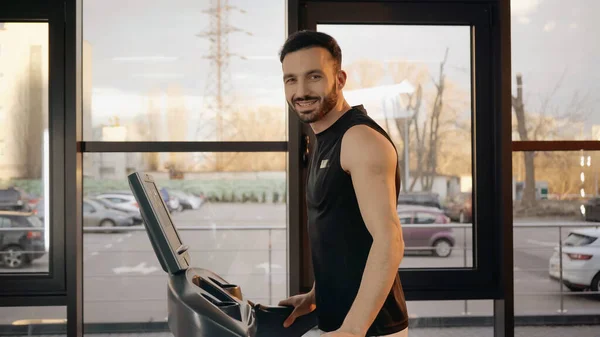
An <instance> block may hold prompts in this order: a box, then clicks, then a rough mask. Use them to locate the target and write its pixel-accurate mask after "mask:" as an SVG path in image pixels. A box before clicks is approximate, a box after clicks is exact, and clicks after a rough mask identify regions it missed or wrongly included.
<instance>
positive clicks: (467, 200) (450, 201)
mask: <svg viewBox="0 0 600 337" xmlns="http://www.w3.org/2000/svg"><path fill="white" fill-rule="evenodd" d="M472 198H473V194H472V193H471V192H461V193H457V194H455V195H452V196H450V197H448V198H447V199H446V203H445V205H444V211H445V213H446V215H447V216H448V217H449V218H450V219H452V220H455V221H458V222H460V223H465V222H471V221H472V219H473V201H472Z"/></svg>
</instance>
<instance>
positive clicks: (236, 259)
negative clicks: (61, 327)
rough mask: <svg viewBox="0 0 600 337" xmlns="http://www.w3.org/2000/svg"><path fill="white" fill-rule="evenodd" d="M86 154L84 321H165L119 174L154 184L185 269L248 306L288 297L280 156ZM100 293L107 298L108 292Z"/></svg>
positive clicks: (159, 283) (160, 292)
mask: <svg viewBox="0 0 600 337" xmlns="http://www.w3.org/2000/svg"><path fill="white" fill-rule="evenodd" d="M199 155H200V154H197V153H86V154H85V156H86V161H85V162H84V163H85V164H84V176H85V178H84V190H83V192H84V203H83V222H84V270H85V275H84V282H85V285H84V291H85V294H84V299H85V315H84V317H85V320H86V323H89V322H104V323H106V322H142V321H143V322H148V321H150V320H152V321H164V320H165V318H166V316H167V312H166V310H167V308H166V305H165V303H166V301H167V298H166V294H167V292H166V289H165V287H166V283H165V282H166V278H167V275H166V274H165V272H164V271H163V270H162V268H161V266H160V264H159V260H158V259H157V257H156V256H155V253H154V251H153V249H152V246H151V244H150V240H149V238H148V235H147V234H146V232H145V230H144V227H143V226H142V223H141V221H142V219H141V217H140V212H139V208H138V205H137V203H136V200H135V198H134V197H133V194H132V193H131V191H130V189H129V185H128V181H127V175H128V174H129V173H132V172H143V173H147V174H150V175H152V176H153V177H154V179H155V181H156V184H157V186H158V188H159V189H160V194H161V196H162V198H163V200H164V201H165V203H166V205H167V207H168V209H169V211H170V214H171V217H172V219H173V223H174V225H175V226H176V227H177V228H178V230H179V234H180V236H181V239H182V241H183V243H184V244H185V245H188V246H189V247H190V250H189V252H190V255H191V259H192V261H191V265H192V266H194V267H199V268H206V269H209V270H212V271H213V272H216V273H217V274H219V275H220V276H222V277H223V278H225V279H226V280H228V281H230V282H231V283H235V284H237V285H239V286H240V287H241V289H242V292H243V293H244V297H245V298H247V299H250V300H251V301H254V302H255V303H263V304H272V305H276V304H277V303H278V302H279V301H280V300H282V299H284V298H286V296H287V276H286V274H287V270H288V267H287V258H286V255H287V254H286V246H287V245H286V243H287V239H286V233H287V218H286V199H287V189H286V184H287V176H286V155H287V154H286V153H223V154H222V155H223V158H224V159H226V161H227V162H228V163H229V165H228V169H227V170H226V171H223V170H217V169H215V166H214V157H215V155H216V154H215V153H205V154H202V156H200V159H201V162H202V163H203V165H201V166H195V165H196V164H195V163H196V160H195V157H197V156H199ZM106 289H111V292H110V293H107V292H106Z"/></svg>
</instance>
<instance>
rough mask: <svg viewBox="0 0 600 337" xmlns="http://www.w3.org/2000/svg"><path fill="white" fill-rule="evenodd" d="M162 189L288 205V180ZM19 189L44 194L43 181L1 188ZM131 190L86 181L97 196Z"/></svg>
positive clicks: (191, 183) (177, 184) (192, 183)
mask: <svg viewBox="0 0 600 337" xmlns="http://www.w3.org/2000/svg"><path fill="white" fill-rule="evenodd" d="M156 183H157V185H158V186H159V187H166V188H171V189H177V190H181V191H186V192H189V193H197V194H200V193H202V194H204V195H205V196H206V197H207V198H208V200H210V201H212V202H255V203H266V202H269V203H271V202H275V203H281V202H285V196H286V181H285V179H261V180H250V179H248V180H243V179H237V180H235V179H222V180H158V181H157V182H156ZM10 185H13V186H17V187H19V188H22V189H23V190H25V191H27V193H30V194H33V195H42V194H43V190H42V181H40V180H11V181H10V184H8V183H3V182H0V187H3V188H6V187H8V186H10ZM123 190H129V184H128V183H127V180H125V179H123V180H101V179H89V178H86V179H84V181H83V191H84V194H85V195H95V194H99V193H107V192H111V191H123Z"/></svg>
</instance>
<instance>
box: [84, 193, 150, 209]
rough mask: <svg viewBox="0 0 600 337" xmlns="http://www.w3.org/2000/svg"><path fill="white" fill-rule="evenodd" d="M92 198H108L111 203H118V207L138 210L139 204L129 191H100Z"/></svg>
mask: <svg viewBox="0 0 600 337" xmlns="http://www.w3.org/2000/svg"><path fill="white" fill-rule="evenodd" d="M93 198H94V199H103V200H108V201H110V202H111V203H113V204H115V205H118V206H119V208H121V209H123V210H127V211H128V212H132V213H134V212H137V213H139V212H140V206H139V205H138V203H137V200H136V199H135V197H134V196H133V194H132V193H131V192H129V193H119V192H115V193H101V194H98V195H96V196H94V197H93Z"/></svg>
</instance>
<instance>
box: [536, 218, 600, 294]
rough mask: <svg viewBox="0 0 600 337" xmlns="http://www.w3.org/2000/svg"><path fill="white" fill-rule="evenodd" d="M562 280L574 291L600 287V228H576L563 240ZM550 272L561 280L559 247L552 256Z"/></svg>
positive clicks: (595, 289)
mask: <svg viewBox="0 0 600 337" xmlns="http://www.w3.org/2000/svg"><path fill="white" fill-rule="evenodd" d="M562 255H563V258H562V270H563V273H562V280H563V284H564V285H565V286H566V287H567V288H569V289H570V290H572V291H583V290H586V289H589V290H591V291H598V290H599V289H600V229H598V228H587V229H574V230H571V231H570V233H569V235H568V236H567V238H566V239H565V240H564V241H563V248H562ZM548 271H549V274H550V277H551V278H554V279H557V280H560V259H559V249H558V247H557V248H555V249H554V254H553V255H552V257H551V258H550V263H549V270H548Z"/></svg>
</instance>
